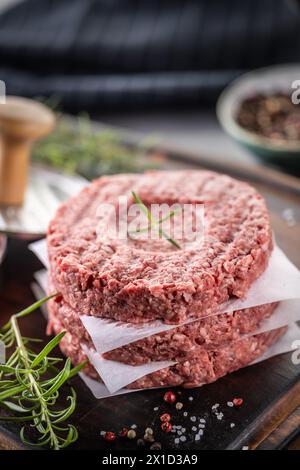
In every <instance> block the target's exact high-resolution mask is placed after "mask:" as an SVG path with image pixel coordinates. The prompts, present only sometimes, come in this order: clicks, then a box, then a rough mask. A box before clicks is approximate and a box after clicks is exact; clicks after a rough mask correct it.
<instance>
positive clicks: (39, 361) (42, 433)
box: [0, 294, 85, 450]
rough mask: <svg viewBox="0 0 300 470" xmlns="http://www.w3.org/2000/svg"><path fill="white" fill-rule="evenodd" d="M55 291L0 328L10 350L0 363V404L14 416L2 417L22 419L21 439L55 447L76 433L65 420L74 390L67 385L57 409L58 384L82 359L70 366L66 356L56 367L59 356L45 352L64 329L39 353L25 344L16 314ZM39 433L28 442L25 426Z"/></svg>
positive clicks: (72, 404) (62, 445) (67, 442)
mask: <svg viewBox="0 0 300 470" xmlns="http://www.w3.org/2000/svg"><path fill="white" fill-rule="evenodd" d="M56 295H57V294H53V295H50V296H48V297H44V298H43V299H41V300H39V301H38V302H35V303H34V304H32V305H31V306H29V307H28V308H26V309H24V310H22V311H21V312H19V313H17V314H15V315H12V317H11V319H10V320H9V321H8V323H6V324H5V325H4V326H3V327H2V328H1V329H0V340H1V341H3V343H4V344H5V347H6V348H11V347H14V351H13V352H12V354H11V355H10V357H9V358H8V360H7V361H6V363H5V364H0V406H2V407H4V408H6V409H8V410H10V411H12V412H14V416H4V417H3V416H1V417H0V420H2V421H13V422H21V423H26V424H27V426H25V425H24V426H23V427H22V428H21V431H20V437H21V440H22V442H23V443H25V444H29V445H32V446H48V447H50V448H51V449H55V450H59V449H63V448H65V447H67V446H68V445H70V444H71V443H73V442H74V441H76V439H77V437H78V433H77V429H76V428H75V427H74V426H73V425H72V424H65V425H63V424H61V423H63V422H65V421H66V420H67V419H68V418H69V417H70V416H71V415H72V413H73V412H74V410H75V407H76V393H75V390H74V389H73V388H71V395H69V396H68V397H67V401H68V402H69V404H68V406H66V407H65V408H63V409H60V408H59V409H57V406H56V405H57V401H58V398H59V396H60V393H59V392H60V388H61V386H62V385H63V384H64V383H65V382H66V381H67V380H69V379H70V378H71V377H73V376H74V375H75V374H77V372H79V371H80V370H81V369H82V367H84V365H85V363H82V364H80V365H78V366H77V367H75V368H72V367H71V361H70V359H69V358H68V359H67V360H66V362H65V364H64V367H63V368H62V369H61V370H60V371H58V370H57V369H56V367H55V365H56V364H57V363H58V362H59V361H60V360H61V359H60V358H57V357H51V356H49V354H50V353H51V351H52V350H53V349H54V348H55V347H56V346H57V345H58V344H59V342H60V341H61V339H62V338H63V336H64V335H65V332H62V333H60V334H58V335H57V336H55V338H53V339H52V340H51V341H50V342H49V343H48V344H47V345H46V346H45V347H44V348H43V349H42V351H40V352H39V353H36V352H34V351H32V350H31V349H30V348H29V346H28V345H29V343H30V341H32V340H31V339H30V338H25V337H22V335H21V331H20V328H19V322H18V320H19V318H22V317H24V316H26V315H28V314H30V313H31V312H33V311H34V310H36V309H37V308H39V307H40V306H41V305H42V304H43V303H45V302H47V301H48V300H49V299H51V298H52V297H55V296H56ZM29 427H30V428H33V429H34V430H35V432H36V433H37V434H38V435H39V437H38V438H37V442H30V441H29V440H28V439H27V437H26V436H25V433H26V431H27V430H28V428H29Z"/></svg>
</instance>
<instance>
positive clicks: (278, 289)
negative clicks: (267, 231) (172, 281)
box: [31, 242, 300, 398]
mask: <svg viewBox="0 0 300 470" xmlns="http://www.w3.org/2000/svg"><path fill="white" fill-rule="evenodd" d="M38 243H39V245H38V246H37V245H36V243H34V244H32V245H33V246H31V248H33V251H35V253H36V254H37V255H38V256H39V257H40V259H41V260H45V245H43V244H42V243H41V242H38ZM43 262H44V261H43ZM35 278H36V280H37V281H38V283H39V285H40V286H41V287H42V288H43V289H44V288H47V272H46V271H44V270H42V271H38V272H37V273H36V274H35ZM299 287H300V274H299V271H298V270H297V268H296V267H295V266H294V265H293V264H292V263H291V262H290V261H289V260H288V258H287V257H286V256H285V255H284V253H283V252H282V251H281V250H280V249H279V248H278V247H276V248H275V249H274V252H273V254H272V256H271V259H270V263H269V266H268V268H267V270H266V271H265V273H264V274H263V275H262V276H261V277H260V278H259V279H258V280H257V281H256V282H255V283H254V284H253V286H252V287H251V288H250V290H249V292H248V295H247V297H246V298H245V299H243V300H240V299H238V300H234V301H231V302H227V303H226V304H224V305H223V307H222V312H232V311H234V310H237V309H243V308H248V307H253V306H255V305H261V304H265V303H269V302H275V301H279V300H283V301H282V302H281V303H280V305H279V306H278V307H277V309H276V311H275V312H274V314H273V315H272V317H271V318H269V319H268V320H266V321H265V322H264V323H263V324H262V326H261V327H260V329H259V330H258V331H257V332H255V334H256V333H258V332H265V331H269V330H272V329H275V328H279V327H280V326H284V325H287V324H291V323H292V326H290V329H289V331H291V334H293V335H295V334H296V332H297V334H298V336H299V329H298V327H297V326H296V325H295V323H294V322H295V321H296V320H298V319H300V314H299V312H300V300H299V299H298V298H297V297H299V290H300V289H299ZM284 299H289V300H284ZM81 320H82V322H83V324H84V326H85V328H86V329H87V331H88V332H89V334H90V336H91V337H92V340H93V342H94V345H95V348H96V351H93V350H88V349H87V348H86V350H85V352H86V354H87V356H88V357H89V359H90V361H91V363H92V364H93V365H94V367H95V369H96V370H97V372H98V373H99V375H100V376H101V378H102V380H103V381H104V383H105V388H103V387H104V386H103V385H101V384H100V385H101V387H100V388H101V390H102V391H101V393H102V394H104V395H105V396H110V394H112V393H113V394H114V393H116V392H118V391H119V390H122V389H123V387H126V385H128V384H130V383H132V382H134V381H135V380H137V379H138V378H140V377H143V376H145V375H147V374H149V373H151V372H154V371H157V370H160V369H163V368H165V367H169V366H171V365H173V364H175V362H171V361H164V362H152V363H149V364H144V365H141V366H128V365H126V364H122V363H119V362H116V361H108V360H105V359H103V357H101V354H102V353H103V352H106V351H110V350H112V349H115V348H116V347H120V346H122V345H126V344H129V343H131V342H134V341H137V340H138V339H142V338H145V337H147V336H151V335H153V334H156V333H158V332H162V331H166V330H170V329H173V328H175V327H177V326H178V325H164V324H163V323H162V322H159V321H156V322H152V323H151V324H146V325H138V326H137V325H130V324H127V323H122V322H113V321H110V320H105V319H100V318H95V317H91V316H87V315H82V316H81ZM190 321H199V320H190ZM190 321H189V322H190ZM186 323H188V322H186ZM296 339H298V338H296ZM291 343H292V342H291ZM291 347H292V344H290V336H289V334H288V333H287V334H286V335H285V336H284V338H282V339H281V340H280V341H279V342H278V343H277V344H276V345H274V346H273V347H272V348H270V350H269V351H267V353H266V354H267V355H266V356H263V357H264V358H267V357H271V355H275V354H280V353H282V352H287V351H289V350H291ZM260 360H263V359H262V358H260V359H259V360H258V361H260ZM258 361H257V362H258ZM96 383H97V382H96ZM99 390H100V389H99V386H98V388H97V387H96V392H95V393H96V394H98V395H99V398H102V397H103V396H102V395H101V393H100V391H99ZM93 393H94V392H93ZM123 393H124V392H123ZM100 395H101V396H100Z"/></svg>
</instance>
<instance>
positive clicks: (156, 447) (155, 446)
mask: <svg viewBox="0 0 300 470" xmlns="http://www.w3.org/2000/svg"><path fill="white" fill-rule="evenodd" d="M160 449H161V443H160V442H153V444H152V445H151V446H150V450H160Z"/></svg>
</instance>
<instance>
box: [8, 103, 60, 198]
mask: <svg viewBox="0 0 300 470" xmlns="http://www.w3.org/2000/svg"><path fill="white" fill-rule="evenodd" d="M54 126H55V116H54V113H53V112H52V111H51V110H50V109H49V108H47V107H46V106H45V105H43V104H41V103H38V102H36V101H33V100H30V99H27V98H20V97H16V96H8V97H6V102H5V103H3V104H0V134H1V141H0V145H1V147H0V205H2V206H19V205H22V203H23V202H24V196H25V191H26V186H27V176H28V166H29V159H30V153H31V146H32V143H33V142H34V141H35V140H37V139H39V138H41V137H43V136H45V135H47V134H48V133H49V132H51V131H52V130H53V128H54Z"/></svg>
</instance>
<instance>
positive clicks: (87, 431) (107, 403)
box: [0, 149, 300, 450]
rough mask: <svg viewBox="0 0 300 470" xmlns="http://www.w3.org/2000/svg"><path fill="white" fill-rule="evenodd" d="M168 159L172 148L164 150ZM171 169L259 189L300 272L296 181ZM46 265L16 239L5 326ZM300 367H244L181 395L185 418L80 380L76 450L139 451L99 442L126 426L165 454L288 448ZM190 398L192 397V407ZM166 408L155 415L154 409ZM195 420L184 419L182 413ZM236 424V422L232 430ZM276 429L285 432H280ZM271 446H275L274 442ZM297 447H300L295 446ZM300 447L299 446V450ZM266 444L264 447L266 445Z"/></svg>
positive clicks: (7, 438) (9, 442)
mask: <svg viewBox="0 0 300 470" xmlns="http://www.w3.org/2000/svg"><path fill="white" fill-rule="evenodd" d="M162 151H163V153H164V154H166V149H163V150H162ZM165 164H166V165H165V166H166V167H177V168H179V167H180V168H181V167H196V166H197V167H201V166H202V167H205V168H212V169H215V170H218V169H219V170H220V171H222V172H227V173H229V174H234V176H236V177H240V178H241V179H244V180H248V181H250V182H252V183H253V184H255V186H257V188H258V189H259V191H261V192H262V193H263V194H264V196H265V197H266V199H267V202H268V205H269V208H270V211H271V216H272V222H273V227H274V231H275V234H276V239H277V241H278V244H279V245H280V246H281V247H282V248H283V249H284V251H285V252H286V253H287V255H288V256H289V257H290V258H291V259H292V260H293V262H294V263H295V264H296V265H297V266H298V267H300V252H299V240H300V223H299V221H300V204H299V203H300V183H299V181H298V180H296V179H295V178H292V177H289V176H283V175H280V174H279V173H277V172H276V171H273V170H267V169H264V168H263V167H262V168H260V169H259V170H256V169H255V168H252V167H251V168H248V167H241V166H235V165H231V166H226V165H224V164H222V165H220V164H219V163H217V162H216V161H213V160H209V159H203V160H202V163H201V159H200V160H199V157H197V159H196V158H195V157H194V156H191V155H183V154H181V153H180V152H178V151H170V152H169V154H168V155H167V158H166V161H165ZM287 207H288V208H291V209H292V210H293V211H294V214H295V218H296V221H297V222H296V225H295V226H294V227H288V225H287V224H286V222H285V221H284V219H283V218H282V211H283V210H284V209H285V208H287ZM40 267H41V266H40V264H39V262H38V260H37V259H36V258H35V257H34V255H33V254H32V253H31V252H29V250H27V246H26V242H24V241H20V240H19V241H17V240H10V241H9V245H8V251H7V255H6V258H5V261H4V263H3V265H2V267H1V287H0V323H1V324H3V323H4V322H5V320H6V319H7V318H8V317H9V315H11V314H12V313H14V312H16V311H18V310H19V309H21V308H23V307H24V306H25V305H28V304H30V303H31V302H33V301H34V298H33V295H32V293H31V290H30V283H31V282H32V280H33V273H34V271H36V270H37V269H39V268H40ZM22 331H23V332H24V333H25V334H28V335H30V336H36V337H40V336H43V335H44V331H45V321H44V319H43V317H42V315H40V314H39V313H38V312H37V313H35V314H33V315H31V316H29V317H27V318H25V319H23V321H22ZM299 379H300V366H295V365H293V364H292V362H291V355H290V354H289V353H288V354H285V355H281V356H278V357H274V358H272V359H270V360H268V361H265V362H263V363H260V364H257V365H255V366H251V367H247V368H244V369H242V370H240V371H237V372H236V373H233V374H231V375H229V376H227V377H224V378H223V379H221V380H219V381H218V382H216V383H214V384H210V385H207V386H205V387H202V388H199V389H194V390H178V393H179V394H180V401H182V402H183V403H184V408H183V410H182V411H180V412H178V411H175V410H174V407H170V406H169V405H166V404H165V403H164V402H163V400H162V395H163V392H162V391H161V390H152V391H145V392H138V393H133V394H128V395H123V396H118V397H114V398H109V399H105V400H96V399H94V398H93V396H92V394H91V393H90V392H89V390H88V389H87V388H86V386H85V385H84V384H83V382H82V381H81V380H80V379H79V378H76V379H74V380H73V382H74V385H75V387H76V390H77V393H78V406H77V411H76V413H75V415H74V416H73V422H74V424H75V425H76V426H77V427H78V430H79V435H80V437H79V440H78V441H77V442H76V444H74V445H73V448H75V449H108V448H114V449H135V448H136V442H135V441H129V440H118V441H117V442H115V443H114V444H113V445H110V446H109V445H108V444H107V443H106V442H104V441H103V439H102V438H101V437H100V431H101V430H103V429H104V430H112V431H118V430H120V429H121V428H122V427H123V426H130V425H132V424H136V425H137V433H138V436H140V437H142V435H143V430H144V429H145V428H146V427H147V426H151V427H154V429H155V431H156V438H157V440H159V441H160V442H161V443H162V446H163V449H165V450H170V449H238V448H241V447H242V446H243V445H250V446H251V448H256V447H257V448H260V447H262V448H264V447H263V446H264V445H265V448H279V447H282V442H286V443H288V442H289V436H291V437H293V438H294V437H295V433H296V431H297V424H296V427H295V423H298V421H297V419H298V418H297V411H295V410H296V408H297V407H298V406H299V405H300V381H299ZM189 397H193V400H192V401H190V400H189ZM234 397H242V398H243V399H244V404H243V406H242V407H240V408H238V409H237V408H229V407H228V406H227V402H228V401H231V400H232V399H233V398H234ZM215 403H219V404H220V410H221V411H223V413H224V418H223V420H221V421H218V420H217V418H216V417H215V416H214V415H213V414H212V412H211V407H212V405H214V404H215ZM157 406H158V407H159V410H158V411H154V407H157ZM163 411H171V412H172V415H173V416H174V417H173V423H174V424H181V425H183V426H184V427H186V429H187V434H186V436H187V441H186V442H185V443H182V444H180V446H177V447H176V446H175V445H174V435H173V434H171V435H170V434H164V433H162V432H161V431H160V430H159V428H160V423H159V416H160V414H161V413H162V412H163ZM184 411H187V412H188V416H187V417H184V416H183V412H184ZM191 416H197V417H198V416H201V417H204V418H206V420H207V425H206V429H205V433H204V436H203V438H202V440H201V441H200V442H197V443H195V442H194V440H193V437H192V435H193V434H194V433H189V432H188V431H189V430H190V429H191V427H192V426H193V422H192V421H191V420H190V417H191ZM230 423H235V426H234V427H233V428H231V427H230ZM276 429H279V430H280V431H278V432H277V436H276V432H275V431H276ZM267 439H268V440H267ZM293 442H294V444H293V445H294V446H297V445H298V446H299V440H298V441H297V439H295V440H294V441H293ZM297 442H298V444H297ZM263 443H265V444H263ZM0 448H6V449H14V448H22V446H21V445H20V441H19V438H18V427H17V426H15V425H6V424H3V425H1V427H0Z"/></svg>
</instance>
